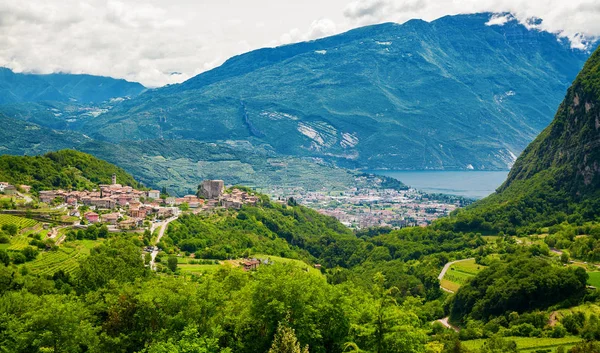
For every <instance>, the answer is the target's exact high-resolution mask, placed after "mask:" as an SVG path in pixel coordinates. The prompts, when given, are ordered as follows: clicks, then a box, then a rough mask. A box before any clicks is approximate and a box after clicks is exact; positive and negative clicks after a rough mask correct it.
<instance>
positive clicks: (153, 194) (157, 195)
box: [148, 190, 160, 199]
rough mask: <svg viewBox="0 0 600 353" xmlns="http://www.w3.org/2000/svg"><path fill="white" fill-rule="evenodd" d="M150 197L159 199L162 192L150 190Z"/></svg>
mask: <svg viewBox="0 0 600 353" xmlns="http://www.w3.org/2000/svg"><path fill="white" fill-rule="evenodd" d="M148 197H149V198H151V199H159V198H160V191H158V190H150V191H148Z"/></svg>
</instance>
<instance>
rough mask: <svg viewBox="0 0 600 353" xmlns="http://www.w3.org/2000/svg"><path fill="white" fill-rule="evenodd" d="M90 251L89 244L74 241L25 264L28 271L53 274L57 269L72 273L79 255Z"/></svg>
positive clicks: (81, 255)
mask: <svg viewBox="0 0 600 353" xmlns="http://www.w3.org/2000/svg"><path fill="white" fill-rule="evenodd" d="M89 253H90V245H89V244H87V243H83V242H74V243H70V244H65V245H63V246H61V247H60V248H59V249H58V250H57V251H47V252H43V253H42V254H40V256H39V257H38V258H37V259H36V260H34V261H33V262H30V263H28V264H27V268H29V270H30V271H32V272H34V273H37V274H40V275H53V274H54V273H55V272H57V271H59V270H63V271H65V272H67V273H73V272H74V271H75V270H76V269H77V266H79V264H78V261H79V259H80V258H81V257H83V256H85V255H87V254H89Z"/></svg>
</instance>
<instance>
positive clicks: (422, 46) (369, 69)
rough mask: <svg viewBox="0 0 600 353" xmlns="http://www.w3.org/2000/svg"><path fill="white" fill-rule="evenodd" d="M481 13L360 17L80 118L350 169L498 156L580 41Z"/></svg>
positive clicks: (534, 129)
mask: <svg viewBox="0 0 600 353" xmlns="http://www.w3.org/2000/svg"><path fill="white" fill-rule="evenodd" d="M490 17H491V14H477V15H459V16H447V17H444V18H441V19H439V20H436V21H433V22H431V23H428V22H424V21H420V20H413V21H409V22H407V23H405V24H402V25H398V24H389V23H388V24H382V25H376V26H369V27H363V28H359V29H355V30H352V31H349V32H347V33H344V34H340V35H337V36H333V37H329V38H325V39H321V40H317V41H313V42H306V43H298V44H293V45H287V46H283V47H278V48H270V49H260V50H257V51H253V52H250V53H247V54H243V55H240V56H237V57H234V58H231V59H230V60H228V61H227V62H226V63H225V64H223V65H222V66H221V67H219V68H217V69H214V70H211V71H209V72H206V73H204V74H201V75H198V76H196V77H194V78H192V79H190V80H188V81H186V82H184V83H182V84H180V85H172V86H168V87H165V88H162V89H156V90H152V91H148V92H146V93H145V94H143V95H141V96H139V97H137V98H136V99H132V100H131V101H128V102H123V104H121V105H119V106H118V107H116V108H115V109H113V110H112V111H110V112H108V113H106V114H103V115H100V116H99V117H98V118H97V119H94V120H91V121H90V122H89V123H88V124H87V125H86V126H85V127H84V128H85V129H86V130H90V131H97V133H96V134H95V135H94V136H95V137H97V138H100V139H104V140H109V141H123V140H129V139H156V138H164V139H186V140H189V139H194V140H200V141H219V140H227V139H234V140H248V141H252V142H257V143H267V144H269V145H271V146H272V147H273V148H274V150H275V151H277V152H278V153H281V154H287V155H293V156H313V157H320V158H324V159H326V160H328V161H331V162H335V163H337V164H338V165H340V166H345V167H351V168H356V167H358V168H363V167H364V168H366V167H368V168H396V169H465V168H469V169H470V168H474V169H503V168H507V167H509V166H511V165H512V163H513V162H514V160H515V159H516V156H517V155H518V154H519V153H520V151H521V150H523V149H524V148H525V146H526V145H527V143H529V142H530V141H531V140H532V139H533V138H534V137H535V136H536V135H537V133H538V132H539V131H541V130H542V129H543V128H544V127H545V126H546V125H547V123H548V122H549V121H550V117H551V116H552V115H553V112H554V111H555V110H556V107H557V106H558V104H559V103H560V99H562V97H563V94H564V91H565V90H566V88H567V87H568V85H569V84H570V83H571V81H572V79H573V78H574V77H575V75H576V74H577V72H578V71H579V69H580V68H581V67H582V65H583V63H584V61H585V59H586V58H587V57H588V53H586V52H582V51H578V50H573V49H571V48H570V47H569V45H568V43H565V42H564V41H560V40H559V39H558V38H557V37H556V36H555V35H553V34H550V33H546V32H540V31H536V30H528V29H527V28H525V27H524V26H522V25H520V24H518V23H517V22H514V21H513V22H508V23H506V24H505V25H503V26H488V25H486V23H487V21H488V20H489V19H490Z"/></svg>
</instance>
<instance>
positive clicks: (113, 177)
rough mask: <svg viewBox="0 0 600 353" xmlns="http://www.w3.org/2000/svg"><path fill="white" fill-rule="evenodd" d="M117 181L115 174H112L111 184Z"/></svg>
mask: <svg viewBox="0 0 600 353" xmlns="http://www.w3.org/2000/svg"><path fill="white" fill-rule="evenodd" d="M116 183H117V174H113V175H112V184H113V185H115V184H116Z"/></svg>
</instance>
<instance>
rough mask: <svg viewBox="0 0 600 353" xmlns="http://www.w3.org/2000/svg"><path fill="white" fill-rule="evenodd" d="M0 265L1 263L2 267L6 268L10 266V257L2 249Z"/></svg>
mask: <svg viewBox="0 0 600 353" xmlns="http://www.w3.org/2000/svg"><path fill="white" fill-rule="evenodd" d="M0 263H3V264H4V266H8V265H9V264H10V256H8V253H7V252H6V250H4V249H0Z"/></svg>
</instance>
